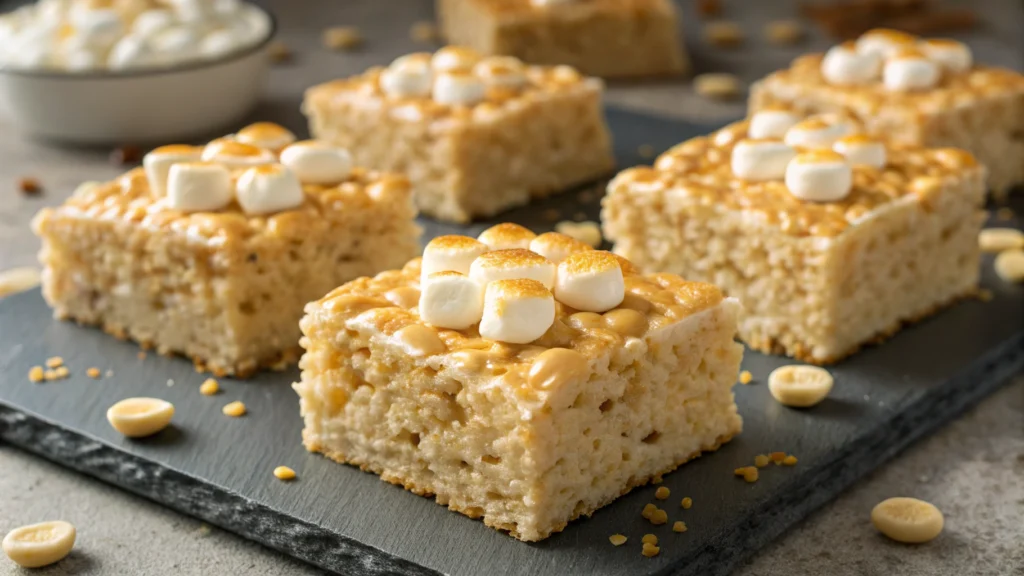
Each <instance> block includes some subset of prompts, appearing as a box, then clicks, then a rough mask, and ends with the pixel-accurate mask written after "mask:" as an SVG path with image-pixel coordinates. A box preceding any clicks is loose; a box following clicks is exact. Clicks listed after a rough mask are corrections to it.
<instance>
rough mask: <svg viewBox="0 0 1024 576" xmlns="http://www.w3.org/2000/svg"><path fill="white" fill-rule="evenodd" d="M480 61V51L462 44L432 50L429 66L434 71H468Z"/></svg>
mask: <svg viewBox="0 0 1024 576" xmlns="http://www.w3.org/2000/svg"><path fill="white" fill-rule="evenodd" d="M479 61H480V53H479V52H477V51H476V50H473V49H472V48H466V47H464V46H445V47H444V48H441V49H440V50H438V51H437V52H434V56H433V58H431V59H430V66H431V67H432V68H433V69H434V72H451V71H455V70H462V71H468V70H470V69H472V68H473V66H474V65H476V63H477V62H479Z"/></svg>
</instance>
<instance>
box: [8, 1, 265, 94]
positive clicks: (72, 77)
mask: <svg viewBox="0 0 1024 576" xmlns="http://www.w3.org/2000/svg"><path fill="white" fill-rule="evenodd" d="M246 4H248V5H250V6H253V7H255V8H256V9H257V10H259V11H260V12H263V14H264V15H265V16H266V17H267V18H269V19H270V30H269V31H268V32H267V36H266V37H265V38H264V39H263V40H260V41H259V42H257V43H256V44H253V45H252V46H250V47H248V48H246V49H244V50H239V51H236V52H231V53H230V54H227V55H226V56H224V57H222V58H218V59H215V60H201V61H198V62H188V63H186V64H181V65H178V66H172V67H170V68H142V69H139V70H130V71H124V72H111V71H109V70H104V71H101V72H61V71H55V70H47V69H31V68H3V67H0V76H2V75H8V76H20V77H25V78H45V79H48V80H68V81H76V80H127V79H131V78H140V77H147V76H148V77H152V76H163V75H170V74H176V73H178V72H191V71H194V70H201V69H203V68H212V67H214V66H220V65H221V64H227V63H229V62H233V61H235V60H241V59H243V58H245V57H247V56H251V55H252V54H253V53H254V52H260V51H262V50H263V49H264V48H266V47H267V45H268V44H270V42H271V41H273V39H274V37H275V36H277V18H276V17H275V16H274V14H273V12H271V11H270V10H267V9H266V8H264V7H263V6H260V5H258V4H256V3H253V2H246Z"/></svg>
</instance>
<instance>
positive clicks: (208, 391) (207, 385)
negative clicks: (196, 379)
mask: <svg viewBox="0 0 1024 576" xmlns="http://www.w3.org/2000/svg"><path fill="white" fill-rule="evenodd" d="M217 392H220V384H219V383H218V382H217V381H216V380H215V379H213V378H207V379H206V380H204V381H203V383H202V384H200V385H199V393H200V394H202V395H203V396H213V395H214V394H216V393H217Z"/></svg>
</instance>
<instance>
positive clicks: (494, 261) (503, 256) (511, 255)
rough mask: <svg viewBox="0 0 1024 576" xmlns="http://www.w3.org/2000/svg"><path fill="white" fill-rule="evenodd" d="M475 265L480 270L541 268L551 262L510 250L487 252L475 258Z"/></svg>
mask: <svg viewBox="0 0 1024 576" xmlns="http://www.w3.org/2000/svg"><path fill="white" fill-rule="evenodd" d="M474 264H475V265H477V266H479V267H480V268H481V269H498V270H501V269H505V268H519V267H523V266H541V265H544V264H551V261H550V260H548V259H547V258H545V257H543V256H541V255H540V254H537V253H536V252H531V251H529V250H524V249H522V248H512V249H510V250H494V251H492V252H487V253H486V254H482V255H480V256H478V257H477V259H476V262H474Z"/></svg>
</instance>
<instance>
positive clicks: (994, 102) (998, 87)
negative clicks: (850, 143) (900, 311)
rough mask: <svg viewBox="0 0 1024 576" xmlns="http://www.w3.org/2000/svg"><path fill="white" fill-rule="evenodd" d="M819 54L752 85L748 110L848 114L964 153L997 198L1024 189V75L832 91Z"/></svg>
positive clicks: (897, 135)
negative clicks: (927, 86)
mask: <svg viewBox="0 0 1024 576" xmlns="http://www.w3.org/2000/svg"><path fill="white" fill-rule="evenodd" d="M822 58H823V55H822V54H809V55H806V56H802V57H800V58H797V59H796V60H795V61H794V62H793V65H792V66H791V67H790V68H789V69H787V70H781V71H778V72H775V73H773V74H771V75H769V76H768V77H767V78H764V79H763V80H761V81H759V82H757V83H756V84H754V85H753V86H752V87H751V90H750V102H749V107H750V111H751V112H755V111H757V110H760V109H763V108H767V107H772V106H780V105H781V106H786V107H788V108H792V109H794V110H796V111H798V112H802V113H807V114H810V113H822V112H845V113H847V114H851V115H853V116H855V117H856V118H857V119H858V120H860V121H861V122H862V123H863V124H864V126H865V128H866V129H867V130H868V131H869V132H871V133H874V134H881V135H885V136H886V137H887V138H892V139H894V140H895V141H896V142H900V143H905V144H917V145H920V146H927V147H935V148H939V147H955V148H962V149H964V150H967V151H969V152H971V153H972V154H974V156H975V157H977V159H978V162H980V163H981V164H982V165H983V166H985V167H986V168H987V169H988V186H989V188H991V189H992V190H993V191H994V192H995V193H996V194H997V195H1002V194H1003V193H1005V192H1007V191H1009V189H1010V188H1012V187H1014V186H1015V185H1022V184H1024V76H1022V75H1021V74H1020V73H1019V72H1014V71H1012V70H1003V69H998V68H989V67H985V66H975V67H974V68H972V69H971V70H970V71H968V72H964V73H961V74H946V75H945V76H944V77H943V78H942V80H941V82H940V84H939V85H938V86H936V87H935V88H933V89H931V90H925V91H920V92H890V91H887V90H886V89H885V87H884V86H882V85H881V83H879V82H873V83H869V84H866V85H861V86H854V87H849V86H835V85H831V84H829V83H828V82H827V81H826V80H825V79H824V77H823V76H822V73H821V61H822Z"/></svg>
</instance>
